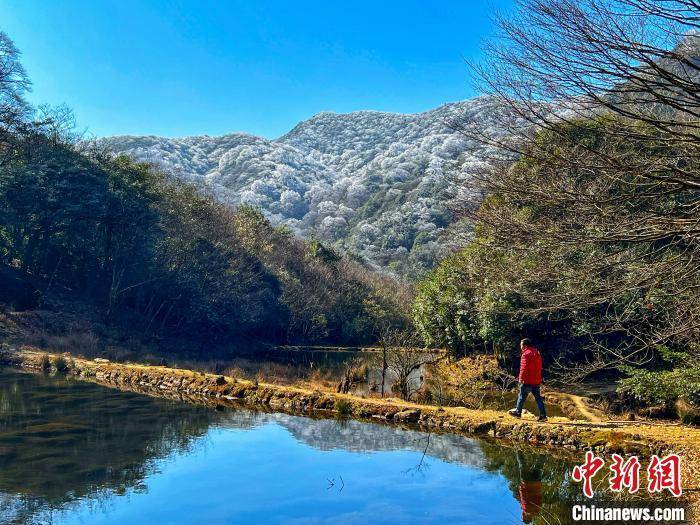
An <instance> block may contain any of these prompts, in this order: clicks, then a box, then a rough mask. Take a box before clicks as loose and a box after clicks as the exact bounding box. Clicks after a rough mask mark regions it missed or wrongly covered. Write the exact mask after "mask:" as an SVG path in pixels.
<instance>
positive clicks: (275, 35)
mask: <svg viewBox="0 0 700 525" xmlns="http://www.w3.org/2000/svg"><path fill="white" fill-rule="evenodd" d="M510 2H511V0H490V1H487V0H484V1H480V0H473V1H470V0H462V1H456V0H455V1H449V2H448V1H444V2H438V1H427V0H426V1H413V0H403V1H386V2H381V1H378V0H376V1H374V2H365V1H353V2H350V1H348V2H339V1H333V0H327V1H319V2H316V1H301V0H300V1H296V2H293V1H286V2H283V1H267V2H263V1H256V0H249V1H234V0H228V1H218V2H217V1H209V0H201V1H187V2H185V1H171V2H165V1H159V0H148V1H146V0H141V1H133V0H114V1H107V0H92V1H91V0H84V1H59V0H53V1H48V0H44V1H38V0H0V29H2V30H4V31H5V32H6V33H8V35H9V36H10V37H11V38H12V39H13V40H14V41H15V43H16V44H17V46H18V47H19V48H20V50H21V51H22V54H23V56H22V61H23V63H24V65H25V67H26V69H27V71H28V73H29V75H30V76H31V79H32V81H33V92H32V94H31V96H30V100H31V101H32V102H36V103H39V102H47V103H50V104H59V103H66V104H68V105H69V106H70V107H71V108H73V110H74V111H75V114H76V117H77V118H78V122H79V124H80V125H81V127H86V128H87V129H88V130H89V132H91V133H93V134H95V135H98V136H103V135H115V134H139V135H143V134H154V135H164V136H183V135H196V134H209V135H220V134H224V133H229V132H234V131H245V132H249V133H254V134H257V135H262V136H265V137H268V138H274V137H277V136H279V135H281V134H283V133H285V132H286V131H288V130H289V129H291V128H292V127H293V126H294V125H295V124H296V123H297V122H299V121H300V120H303V119H306V118H309V117H311V116H312V115H314V114H315V113H318V112H319V111H335V112H341V113H344V112H349V111H356V110H361V109H377V110H383V111H395V112H402V113H412V112H417V111H424V110H427V109H430V108H432V107H435V106H437V105H439V104H442V103H445V102H451V101H455V100H461V99H464V98H468V97H470V96H472V95H473V92H472V90H471V88H470V86H469V82H468V73H467V69H466V67H465V64H464V59H465V58H478V56H479V52H480V42H481V40H482V39H483V38H485V37H487V36H488V35H490V34H492V32H493V28H492V25H491V20H490V14H491V13H492V12H493V10H494V9H504V8H507V7H508V5H509V4H510Z"/></svg>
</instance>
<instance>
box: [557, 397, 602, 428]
mask: <svg viewBox="0 0 700 525" xmlns="http://www.w3.org/2000/svg"><path fill="white" fill-rule="evenodd" d="M566 396H567V397H568V398H569V399H570V400H571V402H572V403H573V404H574V405H576V408H577V409H578V411H579V412H581V415H583V416H584V417H585V418H586V419H587V420H588V421H590V422H591V423H601V422H603V421H604V417H603V414H602V413H601V412H599V411H598V410H596V411H595V412H598V413H597V414H596V413H594V412H593V410H592V409H590V408H589V407H588V405H587V404H586V401H585V400H584V399H583V398H582V397H581V396H577V395H575V394H566Z"/></svg>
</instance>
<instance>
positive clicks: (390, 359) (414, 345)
mask: <svg viewBox="0 0 700 525" xmlns="http://www.w3.org/2000/svg"><path fill="white" fill-rule="evenodd" d="M380 347H381V348H382V355H383V363H385V366H386V371H388V372H391V373H392V374H393V375H394V376H395V382H394V384H393V386H392V390H393V391H394V392H396V393H398V394H399V396H400V397H401V399H404V400H409V399H411V396H412V395H413V394H414V393H415V392H416V391H417V390H418V389H419V388H420V386H421V381H420V380H418V379H416V378H415V377H414V374H415V373H416V372H418V371H419V370H420V369H421V368H422V367H423V366H424V365H427V364H429V363H434V362H435V361H437V360H438V359H439V358H440V355H439V354H437V353H435V352H434V351H431V350H429V349H426V348H425V347H424V345H423V343H422V341H421V340H420V338H419V337H418V336H417V335H416V334H415V333H414V332H408V331H403V330H388V331H387V332H385V333H384V335H383V337H382V338H381V341H380ZM383 375H384V374H383ZM382 379H384V377H383V378H382ZM382 388H383V387H382Z"/></svg>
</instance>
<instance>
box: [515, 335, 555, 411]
mask: <svg viewBox="0 0 700 525" xmlns="http://www.w3.org/2000/svg"><path fill="white" fill-rule="evenodd" d="M520 352H521V354H520V373H519V374H518V381H519V382H520V392H519V393H518V401H517V403H516V405H515V408H512V409H511V410H509V411H508V413H509V414H510V415H511V416H514V417H520V415H521V414H522V411H523V403H525V399H526V398H527V395H528V394H529V393H532V395H533V397H534V398H535V402H536V403H537V409H538V410H539V412H540V415H539V417H538V418H537V421H547V413H546V411H545V408H544V401H542V394H541V393H540V385H541V384H542V356H541V355H540V351H539V350H538V349H537V348H536V347H535V345H533V344H532V341H530V340H529V339H523V340H522V341H520Z"/></svg>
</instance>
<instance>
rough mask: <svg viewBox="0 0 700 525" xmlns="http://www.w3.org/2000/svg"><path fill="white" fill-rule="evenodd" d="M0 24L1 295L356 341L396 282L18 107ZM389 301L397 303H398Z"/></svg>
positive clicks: (393, 310)
mask: <svg viewBox="0 0 700 525" xmlns="http://www.w3.org/2000/svg"><path fill="white" fill-rule="evenodd" d="M28 88H29V80H28V79H27V77H26V74H25V72H24V70H23V68H22V66H21V64H20V62H19V54H18V51H17V50H16V49H15V47H14V45H13V43H12V42H11V40H10V39H9V38H8V37H7V36H6V35H5V34H3V33H0V110H1V113H0V123H1V126H2V127H1V128H0V202H2V207H1V209H0V301H2V302H3V303H4V304H5V305H9V306H11V307H14V308H17V309H27V308H33V309H40V308H44V309H51V308H54V309H55V308H61V302H62V301H80V302H83V303H85V304H86V305H90V308H91V309H92V310H93V311H95V312H97V314H98V316H99V317H100V318H101V319H102V320H103V321H104V322H106V323H109V324H113V325H116V326H124V327H128V329H129V331H130V332H133V333H135V334H144V335H148V336H158V337H160V336H162V337H180V338H185V339H191V340H196V341H214V342H217V341H218V342H220V341H236V340H238V341H244V340H246V339H253V338H254V339H256V340H261V341H268V342H273V343H290V342H291V343H315V342H333V343H343V344H358V343H368V342H371V341H373V340H374V337H375V327H376V325H377V322H378V321H379V320H380V319H381V320H384V321H386V320H387V319H390V320H392V322H398V323H399V324H401V323H402V322H403V321H402V319H404V317H403V314H402V308H404V306H403V305H405V304H407V301H406V299H405V298H403V297H402V291H401V289H400V288H399V286H398V285H397V284H396V283H395V282H394V281H393V280H390V279H388V278H385V277H380V276H377V275H374V274H373V273H372V272H371V271H369V270H368V269H367V268H365V267H363V266H361V265H360V264H358V263H355V262H351V261H349V260H347V259H346V258H344V257H343V256H341V255H340V254H338V253H336V252H335V251H334V250H332V249H329V248H327V247H326V246H324V245H323V244H321V243H320V242H317V241H302V240H299V239H298V238H296V237H295V236H294V234H293V233H292V232H291V231H290V230H289V229H287V228H285V227H277V226H273V225H272V224H270V222H269V221H268V220H267V219H266V218H265V217H263V215H262V214H261V213H260V212H258V211H256V210H255V209H253V208H251V207H247V206H240V207H237V208H232V207H230V206H229V205H227V204H225V203H222V202H219V201H217V200H214V199H212V198H210V197H208V196H206V195H203V194H202V193H201V192H199V191H197V190H196V189H195V188H193V187H191V186H190V185H188V184H182V183H179V182H174V181H173V180H172V179H170V178H167V177H164V176H163V175H162V174H161V173H160V172H159V171H158V170H157V169H155V168H153V167H152V166H150V165H147V164H140V163H138V162H135V161H133V160H131V159H130V158H128V157H126V156H124V155H122V156H115V155H113V154H112V153H110V152H106V151H104V150H103V149H100V148H97V147H95V146H94V145H88V144H85V143H80V144H79V145H76V144H75V143H74V141H73V140H72V139H71V137H70V130H69V129H66V127H65V124H66V122H67V121H68V120H67V119H66V118H65V117H66V113H65V111H63V110H61V111H51V110H50V109H48V108H43V109H42V110H41V111H38V110H37V109H36V108H33V107H31V106H30V105H29V104H27V103H26V101H25V99H24V95H25V92H26V90H27V89H28ZM399 305H402V306H401V307H399Z"/></svg>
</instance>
